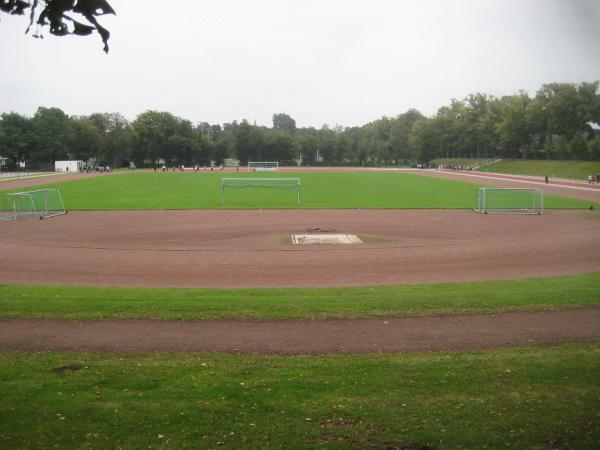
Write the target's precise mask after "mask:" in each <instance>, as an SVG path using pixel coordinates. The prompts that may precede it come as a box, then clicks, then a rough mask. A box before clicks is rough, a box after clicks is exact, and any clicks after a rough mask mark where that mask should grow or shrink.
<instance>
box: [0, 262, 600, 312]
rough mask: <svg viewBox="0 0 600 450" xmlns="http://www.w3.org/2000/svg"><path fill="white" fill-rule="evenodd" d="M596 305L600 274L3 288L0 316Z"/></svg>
mask: <svg viewBox="0 0 600 450" xmlns="http://www.w3.org/2000/svg"><path fill="white" fill-rule="evenodd" d="M598 304H600V274H597V273H596V274H587V275H579V276H567V277H558V278H541V279H527V280H515V281H488V282H479V283H450V284H432V285H408V286H382V287H359V288H330V289H323V288H302V289H301V288H289V289H275V288H271V289H126V288H91V287H64V286H56V287H55V286H19V285H0V317H4V318H8V317H22V318H36V317H45V318H65V319H72V320H77V319H108V318H111V319H117V318H156V319H159V318H160V319H249V318H251V319H298V318H317V319H320V318H334V317H335V318H340V317H348V318H350V317H351V318H355V317H378V316H379V317H382V316H388V317H389V316H409V315H431V314H446V313H448V314H476V313H488V312H497V311H508V310H540V309H548V310H550V309H564V308H573V307H579V306H590V305H598Z"/></svg>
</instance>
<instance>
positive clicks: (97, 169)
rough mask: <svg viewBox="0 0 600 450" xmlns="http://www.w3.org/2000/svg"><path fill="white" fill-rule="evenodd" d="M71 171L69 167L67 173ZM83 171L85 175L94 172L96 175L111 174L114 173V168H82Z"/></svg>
mask: <svg viewBox="0 0 600 450" xmlns="http://www.w3.org/2000/svg"><path fill="white" fill-rule="evenodd" d="M68 171H69V168H68V167H67V172H68ZM81 171H82V172H83V173H92V172H96V173H110V172H112V167H110V166H94V167H92V166H84V167H82V169H81Z"/></svg>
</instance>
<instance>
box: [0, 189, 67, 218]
mask: <svg viewBox="0 0 600 450" xmlns="http://www.w3.org/2000/svg"><path fill="white" fill-rule="evenodd" d="M0 209H1V211H0V220H16V219H18V218H19V217H28V216H37V217H38V218H39V219H49V218H51V217H56V216H60V215H63V214H66V213H67V210H66V209H65V205H64V202H63V199H62V196H61V194H60V191H59V190H58V189H36V190H33V191H23V192H7V193H5V194H4V195H3V198H2V204H1V205H0Z"/></svg>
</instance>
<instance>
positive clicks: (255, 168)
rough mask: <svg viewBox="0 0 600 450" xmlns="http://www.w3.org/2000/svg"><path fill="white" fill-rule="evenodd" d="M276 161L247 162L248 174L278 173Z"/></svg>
mask: <svg viewBox="0 0 600 450" xmlns="http://www.w3.org/2000/svg"><path fill="white" fill-rule="evenodd" d="M278 171H279V162H278V161H248V172H278Z"/></svg>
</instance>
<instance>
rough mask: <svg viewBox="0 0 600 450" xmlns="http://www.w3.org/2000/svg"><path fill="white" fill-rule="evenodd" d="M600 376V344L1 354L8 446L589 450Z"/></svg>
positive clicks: (3, 432) (0, 412) (1, 431)
mask: <svg viewBox="0 0 600 450" xmlns="http://www.w3.org/2000/svg"><path fill="white" fill-rule="evenodd" d="M65 366H68V367H70V368H71V369H77V370H69V369H68V368H65ZM61 367H62V368H63V369H59V368H61ZM53 369H54V370H53ZM599 371H600V346H599V345H597V344H596V345H586V344H576V345H575V344H569V345H562V346H557V347H549V348H523V349H510V350H496V351H486V352H482V351H477V352H460V353H459V352H448V353H429V354H400V355H363V356H329V357H281V356H279V357H274V356H227V355H215V354H186V353H176V354H164V353H163V354H161V353H158V354H137V355H132V354H108V353H46V352H43V353H21V352H7V351H4V352H0V391H1V392H2V396H0V447H2V448H330V449H332V448H333V449H334V448H339V449H347V448H361V449H362V448H404V449H442V448H473V449H482V448H495V449H497V448H519V449H525V448H531V449H542V448H569V449H590V448H597V445H598V442H600V421H598V415H599V414H600V406H599V405H600V403H599V402H598V400H599V398H600V384H598V373H599Z"/></svg>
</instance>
